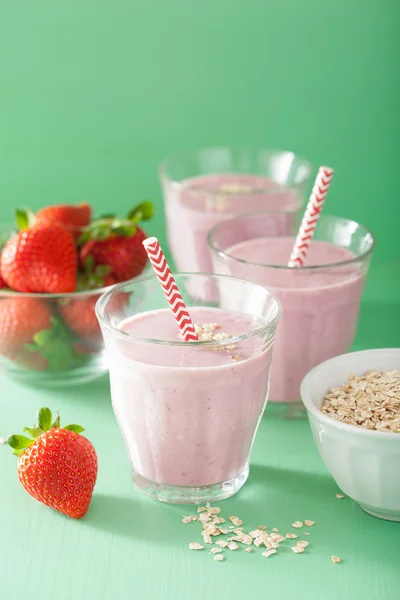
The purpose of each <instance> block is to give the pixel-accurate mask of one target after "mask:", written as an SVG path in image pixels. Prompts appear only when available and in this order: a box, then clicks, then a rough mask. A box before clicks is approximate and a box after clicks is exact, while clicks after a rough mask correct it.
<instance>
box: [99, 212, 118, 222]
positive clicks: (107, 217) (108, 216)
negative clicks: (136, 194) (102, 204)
mask: <svg viewBox="0 0 400 600" xmlns="http://www.w3.org/2000/svg"><path fill="white" fill-rule="evenodd" d="M116 216H117V215H116V214H115V213H106V214H104V215H100V217H97V219H95V220H96V221H100V220H102V219H115V218H116Z"/></svg>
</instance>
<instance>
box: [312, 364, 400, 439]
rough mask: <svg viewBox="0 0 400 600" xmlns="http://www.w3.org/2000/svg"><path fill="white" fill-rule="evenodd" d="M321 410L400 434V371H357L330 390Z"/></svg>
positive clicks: (347, 419) (361, 424)
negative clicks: (358, 372) (358, 374)
mask: <svg viewBox="0 0 400 600" xmlns="http://www.w3.org/2000/svg"><path fill="white" fill-rule="evenodd" d="M321 411H322V412H323V413H324V414H325V415H327V416H328V417H331V418H332V419H336V420H337V421H341V422H342V423H347V424H348V425H355V426H356V427H362V428H363V429H370V430H376V431H385V432H389V433H400V371H375V370H371V371H368V372H367V373H365V374H364V375H361V376H356V375H354V374H352V375H350V376H349V379H348V381H347V382H346V383H345V384H344V385H341V386H337V387H333V388H331V389H330V390H329V392H328V394H327V395H326V396H325V398H324V401H323V403H322V407H321Z"/></svg>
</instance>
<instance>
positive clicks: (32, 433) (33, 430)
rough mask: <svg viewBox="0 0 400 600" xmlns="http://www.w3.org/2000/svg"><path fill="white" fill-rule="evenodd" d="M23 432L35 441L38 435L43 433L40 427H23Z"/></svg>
mask: <svg viewBox="0 0 400 600" xmlns="http://www.w3.org/2000/svg"><path fill="white" fill-rule="evenodd" d="M23 431H26V433H29V435H30V436H32V437H33V439H36V438H38V437H39V435H42V433H43V429H41V428H40V427H37V426H36V427H24V429H23Z"/></svg>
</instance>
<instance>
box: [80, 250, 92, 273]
mask: <svg viewBox="0 0 400 600" xmlns="http://www.w3.org/2000/svg"><path fill="white" fill-rule="evenodd" d="M83 266H84V267H85V271H86V273H92V272H93V270H94V258H93V256H92V255H91V254H89V255H88V256H87V257H86V258H85V263H84V265H83Z"/></svg>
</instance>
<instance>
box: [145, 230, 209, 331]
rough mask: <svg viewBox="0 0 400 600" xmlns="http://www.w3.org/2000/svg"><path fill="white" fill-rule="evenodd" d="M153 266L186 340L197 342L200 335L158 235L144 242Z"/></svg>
mask: <svg viewBox="0 0 400 600" xmlns="http://www.w3.org/2000/svg"><path fill="white" fill-rule="evenodd" d="M142 243H143V246H144V248H145V250H146V252H147V256H148V257H149V260H150V262H151V266H152V267H153V269H154V272H155V274H156V276H157V279H158V281H159V282H160V284H161V287H162V289H163V292H164V294H165V297H166V299H167V302H168V304H169V306H170V308H171V311H172V314H173V315H174V317H175V320H176V322H177V324H178V327H179V330H180V332H181V334H182V336H183V339H184V340H185V342H197V341H198V340H199V337H198V335H197V333H196V331H195V328H194V325H193V321H192V319H191V317H190V315H189V311H188V309H187V308H186V305H185V303H184V301H183V298H182V296H181V294H180V292H179V289H178V286H177V285H176V281H175V279H174V278H173V276H172V273H171V270H170V268H169V266H168V263H167V260H166V258H165V256H164V254H163V251H162V250H161V246H160V244H159V241H158V239H157V238H156V237H149V238H147V239H146V240H144V241H143V242H142Z"/></svg>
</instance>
